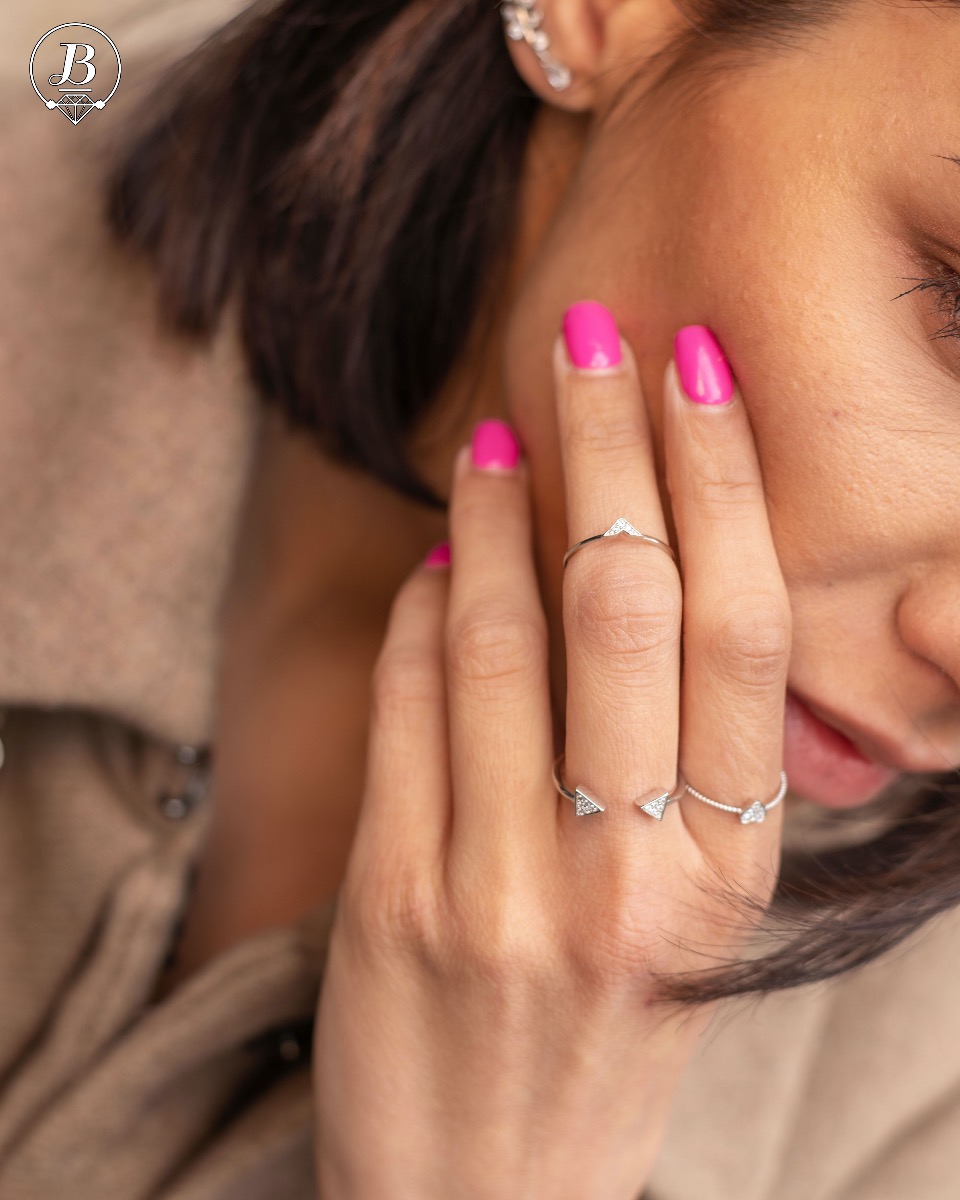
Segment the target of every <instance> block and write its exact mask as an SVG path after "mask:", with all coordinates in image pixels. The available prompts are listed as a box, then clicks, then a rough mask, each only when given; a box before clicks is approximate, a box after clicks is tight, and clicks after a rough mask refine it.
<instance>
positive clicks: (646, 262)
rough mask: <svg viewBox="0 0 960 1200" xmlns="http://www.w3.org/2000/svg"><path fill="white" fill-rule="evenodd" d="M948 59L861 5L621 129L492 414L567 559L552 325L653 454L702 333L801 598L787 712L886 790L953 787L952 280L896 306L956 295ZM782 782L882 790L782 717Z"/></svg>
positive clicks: (543, 275)
mask: <svg viewBox="0 0 960 1200" xmlns="http://www.w3.org/2000/svg"><path fill="white" fill-rule="evenodd" d="M625 7H629V6H625ZM958 50H960V9H958V10H956V11H955V10H952V9H945V8H940V7H937V8H929V7H927V6H926V5H925V4H922V3H915V2H913V0H910V2H904V3H902V4H897V5H893V4H885V3H880V2H879V0H877V2H874V0H866V2H864V3H851V4H850V5H849V6H848V8H847V10H846V11H845V12H844V14H843V15H842V16H841V17H840V18H838V19H837V20H836V21H834V22H833V23H831V24H829V25H825V26H823V27H822V28H818V29H817V30H816V31H814V32H813V33H812V34H807V35H805V36H804V38H803V40H802V42H801V43H800V44H799V45H798V46H797V47H796V48H794V49H790V50H789V51H781V52H773V51H771V50H769V49H761V50H758V51H755V52H754V55H753V57H751V58H749V59H747V60H745V61H744V62H743V63H741V64H740V65H737V66H735V67H733V68H732V69H731V70H729V71H727V72H724V73H721V74H719V75H718V76H717V77H716V78H715V79H714V80H713V82H712V84H711V86H710V87H709V88H708V89H706V90H701V91H698V90H697V89H696V88H695V87H691V79H687V80H686V81H684V80H683V79H679V78H678V79H677V80H675V81H673V82H668V83H665V84H664V86H663V87H662V88H661V89H660V90H659V91H658V92H656V93H655V94H654V95H653V96H651V97H650V98H649V99H648V100H647V102H645V103H642V104H640V105H639V106H637V107H636V108H634V110H633V112H632V114H631V115H630V116H629V118H627V117H626V114H625V110H618V112H622V113H623V115H622V116H620V117H619V118H618V116H617V114H616V113H615V114H613V118H612V119H611V120H610V121H609V122H608V123H606V124H605V125H603V124H598V125H597V126H596V127H594V128H593V129H592V130H591V131H590V136H588V137H587V139H586V141H585V143H584V144H583V147H582V155H581V156H579V157H578V161H577V164H576V167H575V169H574V172H573V174H572V176H571V178H570V181H569V186H568V187H567V188H566V190H565V192H564V194H563V198H562V200H561V202H560V205H559V207H558V209H557V211H556V213H555V214H554V220H553V221H552V223H551V225H550V227H549V230H548V232H547V235H546V238H545V240H544V242H543V243H542V245H541V248H540V253H539V254H538V255H537V257H536V259H535V260H534V263H533V266H532V268H531V269H530V270H529V272H528V273H527V275H526V277H525V280H524V283H523V286H522V287H521V289H520V292H519V295H518V298H517V301H516V304H515V305H514V307H513V308H512V310H511V313H510V318H509V326H508V333H507V341H506V362H505V366H506V378H507V401H508V416H509V417H510V418H511V420H512V421H513V422H514V423H515V425H516V426H517V428H518V430H519V432H520V435H521V438H522V440H523V442H524V444H525V446H526V447H527V450H528V454H529V457H530V462H531V471H532V480H533V487H534V492H535V503H536V507H537V512H538V520H539V521H540V525H541V533H542V547H543V549H544V551H545V559H544V561H547V556H552V560H551V561H556V560H557V558H558V552H559V554H561V555H562V551H563V549H564V548H565V545H566V542H565V540H564V539H565V538H566V530H565V527H564V520H563V511H562V497H563V489H562V479H561V478H560V474H559V472H560V456H559V450H558V447H557V444H556V441H555V424H554V421H553V417H552V405H553V401H552V380H551V377H550V375H549V348H550V345H551V343H552V340H553V338H554V336H555V334H556V332H557V330H558V328H559V323H560V316H561V314H562V311H563V309H564V308H565V307H566V306H567V305H568V304H570V303H572V302H574V301H576V300H581V299H597V300H601V301H603V302H604V303H605V304H607V305H609V306H610V307H611V308H612V310H613V312H614V314H615V315H616V317H617V318H618V320H619V322H620V325H621V329H622V332H623V334H624V336H625V337H626V338H627V339H628V340H629V341H630V342H631V344H632V346H633V348H634V351H635V353H636V355H637V358H638V361H639V364H640V371H641V378H642V382H643V385H644V389H645V393H646V397H647V403H648V406H649V408H650V412H651V417H652V420H653V423H654V426H655V428H656V429H657V431H658V434H659V428H660V412H659V410H660V403H661V399H660V389H661V379H662V374H663V369H664V366H665V364H666V362H667V360H668V358H669V356H670V354H671V349H672V340H673V335H674V333H675V332H676V330H677V329H678V328H679V327H680V326H682V325H686V324H693V323H697V324H705V325H708V326H710V327H711V328H712V329H713V330H714V332H715V333H716V335H717V337H718V339H719V341H720V344H721V345H722V346H723V347H724V349H725V351H726V353H727V356H728V358H729V360H730V362H731V365H732V368H733V370H734V373H735V374H736V376H737V378H738V381H739V384H740V386H741V388H742V391H743V395H744V399H745V402H746V404H747V407H748V410H749V412H750V416H751V420H752V423H753V429H754V434H755V437H756V440H757V444H758V448H759V453H760V459H761V464H762V467H763V471H764V478H765V482H766V490H767V501H768V507H769V513H770V519H771V523H772V527H773V533H774V538H775V541H776V545H777V550H778V553H779V557H780V563H781V566H782V569H783V572H784V576H785V579H786V582H787V585H788V588H789V591H790V595H791V600H792V605H793V611H794V649H793V656H792V661H791V668H790V676H789V683H790V691H791V694H794V693H795V694H796V695H798V696H799V697H802V698H803V699H804V700H805V701H807V702H808V703H809V704H810V705H812V706H813V707H814V709H815V710H816V711H817V712H819V715H820V716H821V717H822V718H824V719H826V720H828V721H829V722H830V723H831V724H832V725H834V726H835V727H836V728H838V729H839V730H840V731H841V732H844V733H846V734H847V735H848V737H849V738H851V739H852V740H853V741H854V743H855V744H856V745H857V746H858V747H859V748H860V750H861V751H862V752H863V753H865V754H866V755H867V756H868V757H869V758H871V759H873V760H876V761H879V762H882V763H885V764H886V765H887V766H888V767H893V768H897V769H899V770H901V771H902V770H907V771H929V770H946V769H949V768H950V767H954V766H956V765H957V764H958V763H960V342H958V339H956V338H953V337H944V338H940V339H935V338H933V336H932V335H934V334H936V333H937V332H938V330H940V329H942V328H943V326H944V325H946V324H948V323H949V321H950V318H951V313H950V311H944V307H943V306H944V304H946V307H947V309H950V308H951V302H952V300H953V293H952V292H951V290H950V287H949V280H948V281H947V284H946V289H947V290H946V299H945V300H944V299H943V298H942V297H941V301H940V307H939V308H938V293H937V291H936V290H935V289H932V288H927V289H924V290H919V291H914V292H912V293H911V294H910V295H906V296H903V297H902V298H900V299H894V297H897V296H898V294H900V293H902V292H905V291H906V290H907V289H909V288H912V287H913V286H914V283H915V281H916V280H917V279H918V278H920V277H929V276H937V275H938V273H939V274H940V275H945V276H948V275H949V272H950V271H958V272H960V165H958V162H956V161H953V160H952V159H951V155H957V156H960V69H958V66H957V63H958V61H960V58H958V53H957V52H958ZM639 53H640V51H639V49H638V54H639ZM691 78H692V80H693V82H698V81H699V82H702V78H703V77H702V75H698V73H697V71H696V70H695V71H694V73H693V76H692V77H691ZM957 291H958V292H960V279H958V280H957ZM530 346H535V347H537V352H536V354H534V355H530V354H529V352H528V351H527V350H526V348H528V347H530ZM658 441H659V436H658ZM658 466H659V470H660V471H661V477H662V461H661V463H660V464H659V465H658ZM662 493H663V496H664V503H665V505H668V504H669V499H668V497H667V495H666V491H665V489H662ZM618 515H620V514H618V513H611V520H612V519H613V518H614V517H616V516H618ZM626 515H628V516H629V514H626ZM667 517H668V521H669V512H668V514H667ZM598 532H599V531H598ZM550 571H551V575H550V578H549V580H548V581H547V582H548V583H549V584H550V585H551V589H552V592H553V594H552V597H548V602H549V603H550V604H551V606H552V607H553V608H554V611H555V612H559V611H560V610H559V608H558V607H557V606H558V602H559V599H558V592H559V586H560V579H559V574H558V573H556V572H553V566H552V565H551V567H550ZM838 747H839V749H838ZM785 766H786V768H787V771H788V773H789V774H790V777H791V783H792V786H793V790H794V791H795V792H796V793H797V794H799V795H801V796H805V797H806V798H807V799H810V800H813V801H815V802H820V803H824V804H835V805H840V804H841V803H843V802H844V801H845V802H847V803H850V802H854V803H862V802H864V801H866V800H869V799H870V798H871V797H872V796H873V795H875V794H876V793H877V792H878V791H879V790H880V788H881V787H882V786H883V784H884V782H886V781H887V780H888V779H889V777H890V773H889V772H884V771H880V770H877V769H876V768H875V767H873V768H871V767H870V766H868V765H867V764H865V763H863V761H862V759H861V758H860V757H859V756H857V755H854V756H853V757H851V755H850V749H849V746H848V745H847V746H846V747H844V745H843V743H836V744H835V745H834V746H832V747H831V745H830V739H829V736H828V735H826V733H825V731H824V730H823V728H822V726H820V725H819V724H818V723H817V722H813V723H812V724H811V722H810V720H809V718H808V717H807V715H806V713H805V710H804V708H802V707H797V706H796V705H795V704H794V703H793V701H792V700H790V701H788V721H787V731H786V740H785Z"/></svg>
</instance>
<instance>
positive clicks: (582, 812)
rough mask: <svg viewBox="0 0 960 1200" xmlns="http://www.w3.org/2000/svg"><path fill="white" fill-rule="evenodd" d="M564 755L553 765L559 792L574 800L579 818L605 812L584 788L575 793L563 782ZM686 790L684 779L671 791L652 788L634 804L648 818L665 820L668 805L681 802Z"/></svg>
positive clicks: (601, 805) (577, 789)
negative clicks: (677, 801) (676, 801)
mask: <svg viewBox="0 0 960 1200" xmlns="http://www.w3.org/2000/svg"><path fill="white" fill-rule="evenodd" d="M564 757H565V753H564V754H558V755H557V758H556V760H555V762H554V764H553V782H554V784H555V785H556V788H557V791H558V792H560V794H561V795H563V796H566V797H567V799H568V800H572V801H573V803H574V806H575V807H576V812H577V816H578V817H585V816H588V815H589V814H590V813H595V812H603V811H604V809H605V806H604V805H603V804H601V803H600V801H599V800H598V799H597V798H596V797H595V796H592V795H591V794H590V793H589V792H587V791H584V789H583V788H581V787H578V788H576V789H575V790H574V791H572V792H571V791H570V789H569V788H568V787H566V785H565V784H564V782H563V774H562V772H563V760H564ZM685 789H686V784H685V782H684V780H683V779H679V778H678V780H677V783H676V786H675V787H674V788H673V790H672V791H671V790H670V789H669V788H668V789H666V790H661V789H660V788H651V789H650V791H648V792H644V793H643V795H642V796H640V797H639V798H638V799H636V800H634V802H633V803H634V804H635V805H636V806H637V807H638V808H639V809H640V810H641V811H642V812H645V813H646V814H647V815H648V816H651V817H653V818H654V820H656V821H661V820H663V814H664V811H665V810H666V807H667V805H668V804H673V802H674V801H675V800H679V799H680V797H681V796H682V795H683V793H684V790H685Z"/></svg>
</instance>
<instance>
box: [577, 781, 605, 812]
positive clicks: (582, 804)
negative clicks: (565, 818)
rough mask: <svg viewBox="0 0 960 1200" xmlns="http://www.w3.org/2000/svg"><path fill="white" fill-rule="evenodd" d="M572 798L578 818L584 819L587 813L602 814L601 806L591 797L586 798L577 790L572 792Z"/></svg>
mask: <svg viewBox="0 0 960 1200" xmlns="http://www.w3.org/2000/svg"><path fill="white" fill-rule="evenodd" d="M574 796H575V804H576V809H577V816H578V817H585V816H587V815H588V814H589V813H596V812H603V805H602V804H598V803H597V802H596V800H594V799H593V797H592V796H588V795H587V793H586V792H582V791H581V790H580V789H579V788H576V789H575V790H574Z"/></svg>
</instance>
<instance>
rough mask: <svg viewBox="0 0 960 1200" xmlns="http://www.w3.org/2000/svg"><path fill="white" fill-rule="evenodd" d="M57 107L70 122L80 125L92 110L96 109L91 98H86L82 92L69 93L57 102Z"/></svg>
mask: <svg viewBox="0 0 960 1200" xmlns="http://www.w3.org/2000/svg"><path fill="white" fill-rule="evenodd" d="M56 107H57V108H59V109H60V111H61V112H62V113H63V115H64V116H65V117H66V118H67V120H68V121H72V122H73V124H74V125H79V124H80V122H81V121H82V120H83V118H84V117H85V116H86V115H87V113H88V112H89V111H90V109H91V108H93V107H94V103H93V101H92V100H91V99H90V97H89V96H85V95H84V94H83V93H82V92H67V94H66V95H65V96H61V97H60V99H59V100H58V101H57V104H56Z"/></svg>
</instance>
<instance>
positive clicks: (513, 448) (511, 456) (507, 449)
mask: <svg viewBox="0 0 960 1200" xmlns="http://www.w3.org/2000/svg"><path fill="white" fill-rule="evenodd" d="M470 461H471V462H472V463H473V465H474V466H475V467H483V468H487V467H501V468H503V469H505V470H511V469H512V468H513V467H515V466H516V465H517V463H518V462H519V461H520V443H519V442H518V441H517V435H516V434H515V433H514V432H513V430H512V429H511V428H510V426H509V425H508V424H507V423H506V421H500V420H498V419H497V418H496V417H492V418H491V419H490V420H487V421H481V422H480V424H479V425H478V426H477V427H476V429H474V431H473V437H472V439H471V441H470Z"/></svg>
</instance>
